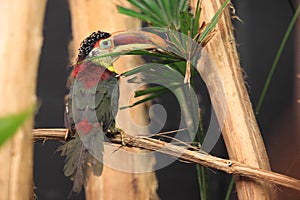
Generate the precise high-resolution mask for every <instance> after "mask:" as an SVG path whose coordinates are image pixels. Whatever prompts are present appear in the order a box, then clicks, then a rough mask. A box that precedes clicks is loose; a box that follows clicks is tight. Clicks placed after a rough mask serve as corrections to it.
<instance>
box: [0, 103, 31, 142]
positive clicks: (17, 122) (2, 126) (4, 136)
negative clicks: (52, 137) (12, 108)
mask: <svg viewBox="0 0 300 200" xmlns="http://www.w3.org/2000/svg"><path fill="white" fill-rule="evenodd" d="M32 111H33V109H32V108H30V109H27V110H25V111H23V112H20V113H18V114H14V115H8V116H5V117H1V118H0V146H1V145H3V144H4V143H5V141H6V140H8V139H9V138H10V137H12V136H13V135H14V134H15V133H16V131H17V130H18V128H19V127H20V126H21V125H22V124H23V123H24V121H25V120H26V119H27V118H28V117H30V116H31V115H32Z"/></svg>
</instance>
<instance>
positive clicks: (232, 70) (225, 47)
mask: <svg viewBox="0 0 300 200" xmlns="http://www.w3.org/2000/svg"><path fill="white" fill-rule="evenodd" d="M196 2H197V1H196V0H194V1H193V3H194V4H195V3H196ZM223 2H224V1H223V0H218V1H203V4H202V13H201V19H200V20H201V21H206V22H207V23H208V22H210V20H211V18H212V17H213V15H214V14H215V13H216V12H217V10H218V9H219V8H221V5H222V3H223ZM216 30H217V33H216V35H215V36H214V37H213V39H212V40H211V41H209V43H208V44H207V46H206V47H205V48H204V51H206V52H207V54H208V57H209V59H210V61H208V60H201V59H200V63H198V65H197V68H198V69H199V70H200V73H201V75H202V78H203V79H204V81H205V83H206V85H207V87H208V90H209V93H210V96H211V101H212V105H213V108H214V110H215V112H216V115H217V118H218V121H219V124H220V126H221V130H222V135H223V138H224V141H225V144H226V148H227V151H228V154H229V157H230V159H233V160H237V161H239V162H242V163H244V164H247V165H249V166H253V167H258V168H261V169H266V170H270V165H269V160H268V156H267V153H266V149H265V146H264V142H263V140H262V137H261V134H260V131H259V128H258V125H257V122H256V119H255V116H254V113H253V110H252V105H251V103H250V100H249V96H248V93H247V90H246V88H245V84H244V79H243V74H242V69H241V66H240V63H239V57H238V53H237V50H236V43H235V38H234V34H233V26H232V23H231V16H230V13H229V9H226V10H225V12H224V13H223V14H222V16H221V17H220V20H219V23H218V25H217V27H216ZM211 61H213V62H214V67H215V69H212V68H213V67H211V68H210V69H209V68H208V67H207V62H210V64H211V65H212V63H211ZM235 182H236V189H237V193H238V197H239V199H251V200H254V199H272V193H273V188H272V186H271V185H269V184H266V183H264V182H262V181H257V180H253V179H249V178H245V177H240V176H235Z"/></svg>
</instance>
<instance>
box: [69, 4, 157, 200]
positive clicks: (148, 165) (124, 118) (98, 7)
mask: <svg viewBox="0 0 300 200" xmlns="http://www.w3.org/2000/svg"><path fill="white" fill-rule="evenodd" d="M119 3H122V5H126V6H127V7H130V4H129V3H128V2H127V1H118V0H113V1H107V0H89V1H87V0H70V1H69V4H70V9H71V18H72V30H73V42H72V43H71V46H70V50H71V55H73V56H71V57H73V60H74V58H75V56H76V53H74V52H75V51H74V50H76V49H77V48H78V47H79V45H80V42H81V41H82V40H83V39H84V38H85V37H86V36H87V35H89V34H90V33H92V32H93V31H96V30H101V31H106V32H110V33H112V32H115V31H120V30H128V29H136V28H140V26H141V22H140V21H139V20H136V19H133V18H130V17H127V16H125V15H121V14H119V13H118V11H117V7H116V6H117V4H119ZM141 63H142V60H141V59H139V58H137V57H131V56H127V57H124V58H121V59H120V60H118V61H117V62H116V63H115V67H116V69H117V71H118V72H119V73H121V72H123V71H127V70H128V69H129V68H130V67H134V66H137V65H139V64H141ZM133 89H134V88H131V86H128V84H127V83H126V82H124V81H122V80H121V83H120V93H121V96H120V102H119V103H120V106H125V105H128V104H129V102H131V101H132V99H131V94H132V90H133ZM145 116H147V114H146V109H145V107H144V106H138V107H136V108H134V109H130V114H129V113H127V111H124V112H119V113H118V116H117V126H118V127H120V128H122V129H123V130H125V131H126V133H128V134H134V133H139V131H138V130H137V129H136V126H133V125H132V123H129V122H130V121H132V120H133V121H134V123H136V124H139V125H144V124H146V122H147V118H145ZM115 150H116V149H111V148H110V147H109V146H107V145H106V146H105V150H104V151H105V152H106V153H105V155H104V162H105V165H104V171H103V174H102V175H101V177H95V176H92V177H91V178H90V180H89V182H88V185H87V187H86V198H87V199H88V200H96V199H99V200H100V199H105V200H109V199H120V200H126V199H128V200H130V199H158V196H157V194H156V189H157V180H156V176H155V173H154V172H148V173H131V172H134V171H137V170H138V171H139V169H141V168H142V169H148V171H149V170H150V169H152V168H153V166H154V164H155V158H154V156H153V155H151V154H147V157H143V158H141V157H139V156H135V155H136V154H140V153H141V152H142V150H137V151H138V152H139V153H137V152H135V153H133V154H132V153H129V154H131V155H129V154H128V153H126V152H124V151H115ZM108 165H109V167H108ZM150 171H151V170H150Z"/></svg>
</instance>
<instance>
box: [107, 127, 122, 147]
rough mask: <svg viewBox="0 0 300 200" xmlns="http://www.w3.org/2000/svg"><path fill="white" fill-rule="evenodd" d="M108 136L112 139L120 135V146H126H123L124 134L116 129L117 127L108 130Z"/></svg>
mask: <svg viewBox="0 0 300 200" xmlns="http://www.w3.org/2000/svg"><path fill="white" fill-rule="evenodd" d="M108 134H110V135H111V136H112V137H116V135H119V134H120V137H121V144H122V146H126V144H125V132H124V131H123V130H122V129H120V128H117V127H114V128H110V129H109V130H108Z"/></svg>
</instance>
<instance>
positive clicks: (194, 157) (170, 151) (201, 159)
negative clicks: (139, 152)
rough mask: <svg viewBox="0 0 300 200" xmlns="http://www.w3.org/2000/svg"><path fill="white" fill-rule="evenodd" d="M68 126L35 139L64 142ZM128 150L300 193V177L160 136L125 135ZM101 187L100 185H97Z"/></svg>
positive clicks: (39, 131) (36, 131) (37, 134)
mask: <svg viewBox="0 0 300 200" xmlns="http://www.w3.org/2000/svg"><path fill="white" fill-rule="evenodd" d="M67 134H68V131H67V129H34V130H33V135H34V139H35V140H48V139H50V140H51V139H54V138H55V139H56V140H61V141H64V140H65V138H67ZM111 141H112V142H113V143H106V145H109V146H115V147H116V149H118V148H120V144H121V138H120V137H119V136H117V137H116V138H111ZM123 141H124V143H125V146H123V147H122V148H125V149H126V150H127V151H136V148H141V149H147V150H151V151H156V152H161V153H164V154H167V155H170V156H175V157H178V158H180V159H182V160H185V161H189V162H192V163H198V164H201V165H202V166H205V167H209V168H213V169H218V170H221V171H224V172H226V173H228V174H235V175H239V176H243V177H247V178H250V180H252V181H254V180H260V181H263V182H268V183H271V184H276V185H282V186H285V187H288V188H291V189H294V190H297V191H299V192H300V180H297V179H295V178H291V177H288V176H285V175H282V174H278V173H275V172H270V171H267V170H263V169H259V168H255V167H249V166H247V165H245V164H243V163H240V162H237V161H234V160H228V159H222V158H218V157H215V156H212V155H210V154H206V153H205V154H204V153H200V152H199V151H193V150H187V149H186V148H184V147H180V146H176V145H173V144H170V143H167V142H164V141H161V140H158V139H152V138H148V137H141V136H129V135H125V136H124V138H123ZM97 187H98V186H97ZM99 187H100V186H99Z"/></svg>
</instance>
